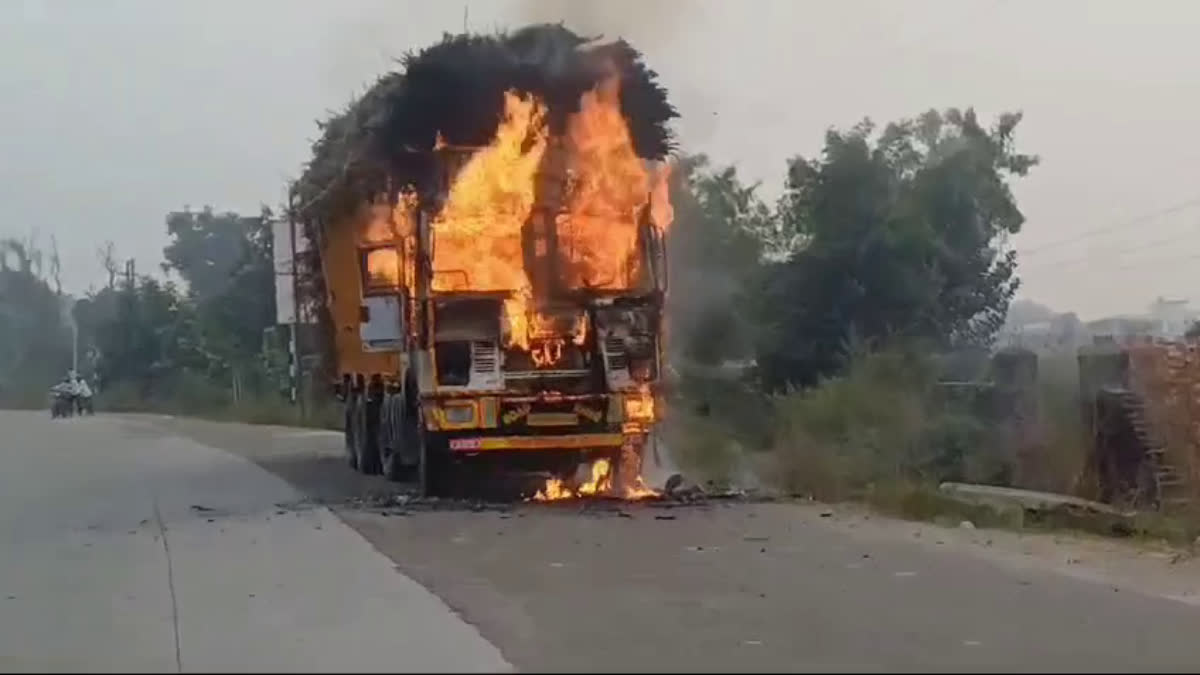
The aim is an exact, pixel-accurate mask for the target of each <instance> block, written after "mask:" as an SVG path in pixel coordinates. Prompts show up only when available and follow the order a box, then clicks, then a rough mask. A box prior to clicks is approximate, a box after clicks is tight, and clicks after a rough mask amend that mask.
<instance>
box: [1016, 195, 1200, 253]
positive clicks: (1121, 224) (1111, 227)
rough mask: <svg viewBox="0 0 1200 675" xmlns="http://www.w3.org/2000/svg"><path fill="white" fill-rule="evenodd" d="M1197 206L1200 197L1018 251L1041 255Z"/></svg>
mask: <svg viewBox="0 0 1200 675" xmlns="http://www.w3.org/2000/svg"><path fill="white" fill-rule="evenodd" d="M1195 206H1200V197H1194V198H1192V199H1189V200H1187V201H1185V202H1180V203H1179V204H1175V205H1174V206H1169V207H1167V208H1165V209H1159V210H1157V211H1153V212H1150V213H1145V214H1142V215H1140V216H1137V217H1134V218H1130V219H1128V220H1120V221H1117V222H1115V223H1110V224H1108V225H1102V226H1100V227H1096V228H1092V229H1090V230H1084V231H1083V232H1081V233H1079V234H1077V235H1074V236H1071V237H1066V238H1064V239H1059V240H1056V241H1052V242H1050V243H1048V244H1043V245H1041V246H1035V247H1033V248H1030V249H1026V250H1024V251H1018V253H1020V254H1021V255H1026V256H1028V255H1034V254H1037V253H1041V252H1043V251H1046V250H1049V249H1053V248H1058V247H1060V246H1063V245H1065V244H1071V243H1074V242H1077V241H1080V240H1082V239H1088V238H1090V237H1094V236H1096V235H1099V234H1104V233H1107V232H1113V231H1116V230H1120V229H1122V228H1125V227H1131V226H1133V225H1141V224H1142V223H1145V222H1148V221H1151V220H1157V219H1159V218H1162V217H1164V216H1169V215H1172V214H1175V213H1179V212H1180V211H1185V210H1187V209H1190V208H1192V207H1195Z"/></svg>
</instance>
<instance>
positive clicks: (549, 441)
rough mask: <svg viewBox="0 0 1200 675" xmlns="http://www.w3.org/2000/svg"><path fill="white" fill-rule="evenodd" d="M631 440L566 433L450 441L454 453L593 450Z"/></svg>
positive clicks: (618, 435)
mask: <svg viewBox="0 0 1200 675" xmlns="http://www.w3.org/2000/svg"><path fill="white" fill-rule="evenodd" d="M627 441H628V436H627V435H625V434H622V433H601V434H565V435H560V436H541V435H539V436H479V437H474V438H454V439H451V440H450V451H451V452H488V451H493V450H592V449H597V450H598V449H604V448H620V447H622V446H623V445H625V443H626V442H627Z"/></svg>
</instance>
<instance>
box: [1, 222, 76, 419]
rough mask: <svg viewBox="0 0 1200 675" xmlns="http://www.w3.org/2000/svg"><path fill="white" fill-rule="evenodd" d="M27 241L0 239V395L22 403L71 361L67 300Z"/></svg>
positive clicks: (33, 245) (41, 391)
mask: <svg viewBox="0 0 1200 675" xmlns="http://www.w3.org/2000/svg"><path fill="white" fill-rule="evenodd" d="M42 258H43V255H42V252H41V250H40V249H38V247H37V245H36V243H35V242H33V241H32V240H28V241H20V240H17V239H3V240H0V400H6V402H8V403H26V402H29V401H32V400H36V399H35V397H40V396H43V395H44V394H45V391H46V388H48V387H49V385H50V384H52V383H53V382H54V381H56V380H57V379H58V378H60V377H62V376H63V374H64V373H66V370H67V368H69V367H70V365H71V336H70V331H69V330H68V327H67V325H66V322H65V321H64V319H65V314H64V311H63V308H64V307H65V306H66V303H67V302H68V299H67V298H65V297H64V296H62V295H61V294H60V293H57V292H55V290H54V289H53V288H52V287H51V285H50V283H49V282H48V281H47V280H46V279H45V278H44V277H43V276H42V265H41V260H42Z"/></svg>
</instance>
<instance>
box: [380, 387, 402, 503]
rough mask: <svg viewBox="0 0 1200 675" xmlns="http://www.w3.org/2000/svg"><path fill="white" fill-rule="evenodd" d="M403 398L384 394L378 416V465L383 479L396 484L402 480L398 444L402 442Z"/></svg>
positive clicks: (397, 395)
mask: <svg viewBox="0 0 1200 675" xmlns="http://www.w3.org/2000/svg"><path fill="white" fill-rule="evenodd" d="M403 417H404V398H403V396H401V395H399V394H385V395H384V399H383V407H382V409H381V411H380V414H379V463H380V468H381V469H382V471H383V477H384V478H386V479H388V480H390V481H393V482H398V481H401V480H403V479H404V468H405V467H404V463H403V462H401V458H400V444H401V443H403V442H404V434H403V426H402V425H403V424H404V419H403Z"/></svg>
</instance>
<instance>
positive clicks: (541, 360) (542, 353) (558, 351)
mask: <svg viewBox="0 0 1200 675" xmlns="http://www.w3.org/2000/svg"><path fill="white" fill-rule="evenodd" d="M564 344H565V343H564V342H563V340H561V339H559V338H551V339H549V340H541V341H539V342H538V343H537V344H535V345H534V346H533V347H531V348H530V350H529V355H530V356H531V357H533V365H535V366H537V367H538V368H547V367H549V366H553V365H555V364H557V363H558V362H559V361H561V360H562V356H563V345H564Z"/></svg>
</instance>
